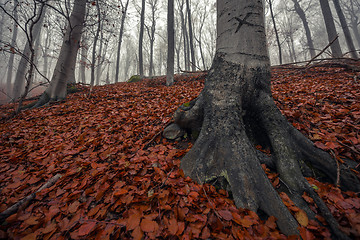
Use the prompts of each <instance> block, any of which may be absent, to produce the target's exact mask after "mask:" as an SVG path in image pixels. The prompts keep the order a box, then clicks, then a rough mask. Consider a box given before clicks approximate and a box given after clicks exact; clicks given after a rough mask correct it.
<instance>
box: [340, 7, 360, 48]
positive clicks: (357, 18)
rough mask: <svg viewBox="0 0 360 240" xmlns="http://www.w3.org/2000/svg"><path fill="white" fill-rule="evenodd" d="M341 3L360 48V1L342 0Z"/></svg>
mask: <svg viewBox="0 0 360 240" xmlns="http://www.w3.org/2000/svg"><path fill="white" fill-rule="evenodd" d="M341 4H342V6H343V10H344V12H345V17H347V18H348V21H349V22H350V27H351V30H352V31H353V33H354V37H355V39H356V41H357V44H358V47H359V49H360V33H359V29H358V27H359V26H360V2H359V1H357V0H341Z"/></svg>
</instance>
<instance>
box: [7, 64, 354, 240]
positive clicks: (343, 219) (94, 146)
mask: <svg viewBox="0 0 360 240" xmlns="http://www.w3.org/2000/svg"><path fill="white" fill-rule="evenodd" d="M297 74H299V73H295V72H294V71H289V70H288V71H284V70H275V71H274V96H275V98H276V99H277V101H278V103H279V107H280V108H281V109H282V111H283V112H284V113H285V114H286V115H287V116H288V117H289V119H290V120H291V121H292V122H293V124H295V125H296V126H297V127H299V126H300V130H302V131H304V132H305V133H306V134H309V135H310V137H312V139H313V140H316V141H317V142H318V143H322V144H323V145H324V146H328V147H329V148H330V147H333V146H331V145H330V146H329V145H328V144H327V143H328V142H332V143H334V144H335V143H337V144H338V145H335V147H334V148H331V149H334V151H336V154H338V156H340V157H348V158H352V159H357V160H358V159H359V155H357V153H356V151H353V150H356V149H357V148H358V147H359V140H360V139H359V135H358V132H359V124H358V123H359V122H358V121H359V114H358V112H359V105H358V104H359V101H357V102H356V101H355V100H356V99H357V100H358V99H359V94H360V91H359V88H357V89H356V87H355V86H356V85H354V83H353V82H352V81H351V78H350V77H347V76H348V75H349V73H346V72H343V71H336V72H335V73H332V74H328V75H327V73H322V75H321V76H325V77H324V78H322V79H327V80H323V81H321V80H318V81H316V84H315V83H313V84H314V85H316V87H317V89H319V91H320V89H323V90H322V91H323V92H321V93H322V95H320V94H319V95H318V93H317V92H311V91H312V90H313V89H314V86H312V87H310V85H308V84H310V83H309V82H311V81H315V80H314V78H315V76H316V77H317V75H315V74H316V72H314V73H309V74H308V75H302V76H301V77H297ZM334 75H337V76H338V79H339V78H341V87H339V86H338V85H335V82H337V81H340V80H337V79H335V80H334V83H333V82H332V81H331V80H328V78H327V77H330V76H331V77H334ZM205 76H206V74H203V73H202V74H188V75H178V76H176V78H175V79H176V84H175V85H174V86H172V87H166V86H164V83H165V77H159V78H152V79H145V80H143V81H141V82H139V83H120V84H114V85H107V86H101V87H95V88H93V90H92V92H91V95H89V89H88V88H83V89H82V90H83V91H81V92H77V93H75V94H71V95H69V96H68V99H67V101H65V102H62V103H59V104H51V105H49V106H47V107H43V108H39V109H33V110H27V111H24V112H22V113H21V114H20V115H19V116H17V117H16V118H15V119H13V120H11V121H7V122H5V121H3V122H1V125H0V134H1V135H0V143H1V144H0V152H1V154H0V156H1V160H0V189H1V190H0V191H1V193H0V211H1V212H2V211H4V210H5V209H7V208H8V207H10V206H11V205H13V204H14V203H16V202H18V201H19V200H21V199H22V198H24V197H26V196H27V195H29V194H31V193H33V192H35V191H36V190H37V189H38V188H39V187H40V186H42V185H43V184H44V183H45V182H46V181H48V180H49V179H50V178H51V177H52V176H54V175H56V174H57V173H60V174H62V175H63V177H62V178H61V179H60V180H58V182H57V183H56V184H55V185H54V186H52V187H50V188H47V189H44V190H43V191H41V192H40V193H38V194H37V195H36V198H35V200H33V201H32V202H30V204H29V205H28V206H27V207H26V208H22V209H20V210H19V211H18V212H17V213H16V214H13V215H11V216H10V217H8V218H7V219H6V222H5V223H4V224H3V225H2V226H0V238H1V237H3V238H10V239H20V238H23V239H142V238H145V239H156V238H160V239H169V238H170V239H209V238H211V239H253V238H259V239H264V238H269V239H286V237H285V236H284V235H283V234H281V233H280V232H279V230H278V229H277V227H276V224H275V218H273V217H270V218H268V219H267V220H266V221H262V220H260V219H259V217H258V216H257V215H256V214H255V213H253V212H251V211H249V210H245V209H237V208H236V207H235V205H234V202H233V201H232V200H231V199H230V198H229V195H228V193H227V192H226V191H224V190H217V189H215V188H214V187H213V186H211V185H208V184H205V185H199V184H197V183H195V182H194V181H193V180H191V179H190V178H188V177H185V176H184V174H183V172H182V171H181V170H180V169H179V165H180V159H181V157H182V156H184V154H185V153H186V152H187V151H188V150H189V149H190V148H191V143H190V142H188V141H187V140H186V139H185V140H183V141H181V142H170V141H166V140H165V139H162V137H161V131H162V130H163V128H164V127H165V126H166V125H167V123H168V122H169V121H171V117H172V114H173V112H174V111H175V110H176V109H177V107H178V106H179V105H180V104H182V103H184V102H187V101H189V100H191V99H193V98H195V97H196V96H197V95H198V94H199V92H200V91H201V89H202V88H203V80H204V78H205ZM338 84H340V83H338ZM344 85H345V86H347V87H348V89H346V88H345V87H343V86H344ZM295 86H296V87H295ZM357 87H358V85H357ZM289 89H293V90H292V92H289V93H287V95H284V94H285V92H287V91H289ZM301 89H302V90H301ZM333 91H335V92H333ZM346 91H347V93H346ZM315 93H316V94H315ZM343 93H344V94H345V93H346V95H345V96H338V94H343ZM320 96H321V97H320ZM329 96H332V97H329ZM311 98H313V100H311ZM305 100H306V101H307V102H306V101H305ZM343 100H344V101H343ZM345 100H346V101H345ZM287 104H291V106H290V107H289V106H287ZM324 106H325V107H324ZM12 107H13V105H12V104H9V105H4V106H1V114H3V115H4V114H9V112H10V109H12ZM356 108H357V109H356ZM341 109H343V110H341ZM344 109H345V110H347V111H348V112H346V113H345V110H344ZM328 115H329V116H328ZM341 126H342V127H341ZM339 128H340V129H343V128H344V129H343V130H341V131H339V130H337V129H339ZM327 133H331V134H330V135H329V134H327ZM315 134H318V136H316V135H315ZM331 136H333V137H335V138H336V139H332V137H331ZM314 138H317V139H314ZM336 140H338V141H339V142H340V143H338V142H337V141H336ZM345 145H346V146H345ZM264 167H265V166H264ZM267 173H268V176H269V178H270V179H271V180H272V182H273V184H274V185H275V186H276V185H277V184H279V182H278V181H279V180H278V177H277V175H276V174H273V173H271V172H269V171H268V170H267ZM309 181H310V183H311V184H313V185H316V186H317V188H318V191H319V194H320V195H321V197H322V198H323V199H324V200H325V201H326V203H327V204H328V206H329V208H330V209H331V211H332V212H333V214H334V215H335V216H336V218H337V219H338V220H339V222H340V224H341V226H342V228H343V230H344V231H345V232H346V233H347V234H348V235H350V236H352V237H360V229H359V227H360V222H359V220H358V219H360V206H359V205H360V202H359V198H358V197H357V196H356V195H355V194H354V193H344V192H341V191H340V190H338V188H336V187H334V186H333V185H330V184H324V183H320V182H317V181H315V180H313V179H309ZM281 197H282V199H283V201H284V203H285V204H286V205H287V206H288V207H289V209H290V211H292V213H293V214H294V217H295V218H296V219H297V220H298V222H299V224H300V225H301V229H300V232H301V235H302V236H303V237H304V236H306V237H308V238H307V239H321V238H324V239H326V238H328V237H329V236H330V235H329V234H330V233H329V231H328V230H327V229H326V228H325V227H323V226H320V225H319V224H318V223H317V222H316V221H314V220H310V219H308V218H307V216H306V214H305V215H304V213H303V212H302V211H301V210H300V209H299V208H297V207H296V206H294V204H293V203H292V202H291V200H290V199H289V198H288V197H287V196H286V194H283V193H282V194H281ZM304 198H305V199H307V201H308V202H309V203H310V205H312V207H313V208H314V210H315V211H316V209H315V207H314V204H313V203H312V202H311V198H309V197H307V196H304ZM319 219H320V220H323V219H321V217H319Z"/></svg>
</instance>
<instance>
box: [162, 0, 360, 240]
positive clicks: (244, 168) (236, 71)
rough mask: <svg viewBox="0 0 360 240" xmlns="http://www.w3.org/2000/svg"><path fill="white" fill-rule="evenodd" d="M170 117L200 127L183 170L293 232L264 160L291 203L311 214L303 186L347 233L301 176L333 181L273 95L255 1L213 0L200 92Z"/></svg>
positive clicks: (324, 161)
mask: <svg viewBox="0 0 360 240" xmlns="http://www.w3.org/2000/svg"><path fill="white" fill-rule="evenodd" d="M174 120H175V123H174V124H173V125H171V126H169V127H168V128H170V127H174V125H178V126H179V127H181V128H184V129H187V130H188V131H195V130H196V129H197V130H199V131H200V133H199V136H198V138H197V139H196V142H195V143H194V146H193V147H192V149H191V150H190V151H189V152H188V153H187V154H186V155H185V157H184V158H183V159H182V161H181V168H182V169H183V170H184V173H185V174H186V175H187V176H190V177H191V178H193V179H194V180H197V181H199V182H201V183H204V182H209V183H216V184H220V186H222V187H227V188H228V189H229V190H230V191H231V192H232V196H233V198H234V200H235V203H236V205H237V206H238V207H242V208H248V209H251V210H253V211H258V212H261V213H265V214H266V215H272V216H275V217H276V218H277V224H278V226H279V228H280V230H281V231H282V232H283V233H285V234H287V235H292V234H299V233H298V230H297V227H298V223H297V221H296V220H295V218H294V217H293V216H292V215H291V214H290V213H289V211H288V209H287V208H286V207H285V205H284V204H283V202H282V201H281V198H280V197H279V195H278V193H277V192H276V190H275V189H274V188H273V187H272V185H271V183H270V182H269V180H268V178H267V176H266V174H265V173H264V171H263V169H262V167H261V163H263V162H266V163H267V165H268V166H269V167H271V168H273V169H274V170H276V171H277V172H278V173H279V175H280V179H281V180H282V182H283V183H284V188H283V191H285V192H286V193H287V194H288V195H289V196H290V197H291V199H292V200H293V201H294V203H295V204H296V205H297V206H299V207H300V208H302V209H303V210H304V211H305V212H306V213H307V214H308V216H309V217H310V218H315V214H314V213H313V212H312V211H311V209H310V208H309V207H308V206H307V203H306V202H305V201H304V200H303V198H302V195H303V194H304V193H305V192H306V193H307V194H309V196H310V197H312V198H313V199H314V201H315V203H316V205H317V207H318V209H319V211H320V212H321V214H322V215H323V216H324V217H325V218H326V219H327V221H328V223H329V225H330V226H331V229H332V231H333V233H334V234H335V236H336V238H346V236H345V235H344V234H343V233H342V232H341V231H340V230H339V228H338V223H337V222H336V220H335V219H334V217H333V216H332V215H331V213H330V211H329V210H328V209H327V207H326V205H325V204H324V202H323V201H322V200H321V199H320V197H319V196H318V195H317V193H316V192H315V191H314V189H313V188H312V187H311V186H310V184H309V183H308V182H307V180H306V179H305V178H304V176H313V174H314V172H316V173H319V172H321V173H322V175H325V176H327V178H328V179H330V180H332V181H335V180H336V178H337V163H336V162H335V160H334V159H333V158H332V157H331V156H330V155H329V154H327V153H325V152H323V151H322V150H320V149H318V148H316V147H315V146H314V144H313V143H312V142H311V141H310V140H308V139H307V138H306V137H304V136H303V135H302V134H301V133H300V132H299V131H298V130H297V129H295V128H294V127H293V126H292V125H291V124H290V123H289V122H288V121H287V120H286V118H285V117H284V116H283V115H282V114H281V112H280V111H279V109H278V108H277V107H276V105H275V102H274V100H273V98H272V94H271V88H270V63H269V56H268V51H267V48H266V37H265V29H264V13H263V3H262V1H260V0H218V1H217V43H216V55H215V58H214V60H213V65H212V67H211V69H210V71H209V74H208V77H207V79H206V81H205V87H204V89H203V91H202V92H201V93H200V95H199V97H198V98H196V99H195V100H193V101H191V102H190V103H187V104H184V105H182V106H181V107H180V108H179V109H178V110H177V111H176V112H175V114H174ZM168 128H167V129H168ZM167 129H165V132H166V131H167ZM255 145H262V146H263V147H264V148H269V149H270V150H271V158H269V157H266V156H265V155H263V154H262V153H261V152H259V151H258V150H256V148H255V147H254V146H255ZM340 169H341V174H340V176H341V185H342V187H343V188H344V189H350V190H356V191H359V190H360V184H359V179H358V178H357V177H356V176H355V175H354V174H353V173H352V172H351V171H349V170H346V167H345V166H341V167H340Z"/></svg>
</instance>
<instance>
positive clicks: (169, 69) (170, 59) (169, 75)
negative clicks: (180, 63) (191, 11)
mask: <svg viewBox="0 0 360 240" xmlns="http://www.w3.org/2000/svg"><path fill="white" fill-rule="evenodd" d="M167 35H168V42H167V45H168V52H167V66H166V85H167V86H171V85H173V84H174V53H175V37H174V0H168V15H167Z"/></svg>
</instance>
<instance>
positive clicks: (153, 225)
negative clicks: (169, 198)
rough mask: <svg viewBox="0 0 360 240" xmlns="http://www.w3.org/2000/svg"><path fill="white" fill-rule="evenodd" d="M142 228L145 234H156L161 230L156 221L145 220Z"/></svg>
mask: <svg viewBox="0 0 360 240" xmlns="http://www.w3.org/2000/svg"><path fill="white" fill-rule="evenodd" d="M140 227H141V230H143V231H144V232H155V231H156V230H157V229H158V228H159V225H158V224H157V222H155V221H152V220H149V219H147V218H144V219H143V220H142V221H141V224H140Z"/></svg>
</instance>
